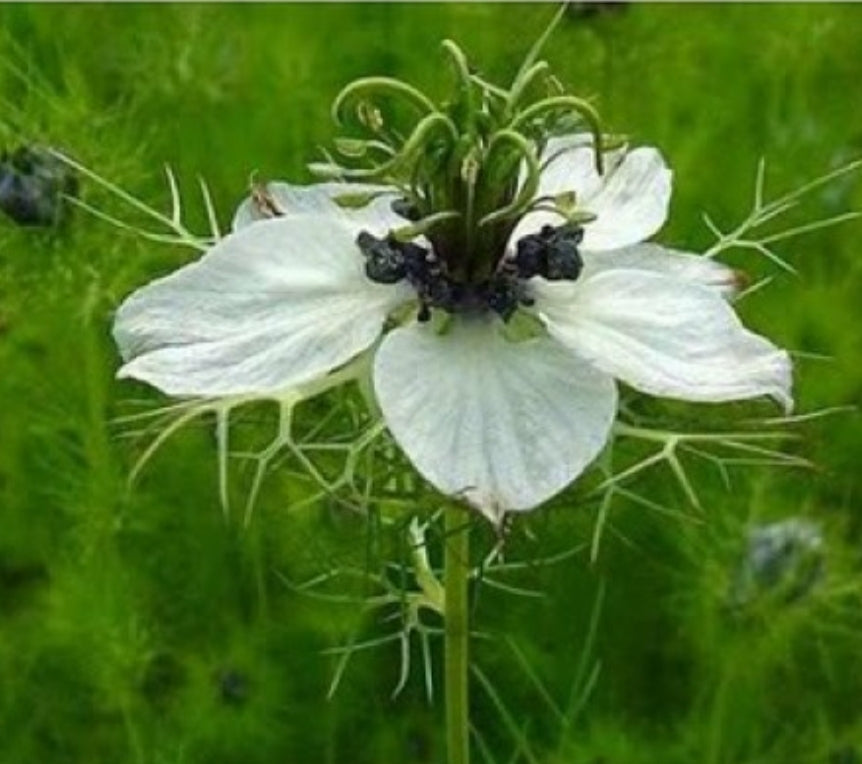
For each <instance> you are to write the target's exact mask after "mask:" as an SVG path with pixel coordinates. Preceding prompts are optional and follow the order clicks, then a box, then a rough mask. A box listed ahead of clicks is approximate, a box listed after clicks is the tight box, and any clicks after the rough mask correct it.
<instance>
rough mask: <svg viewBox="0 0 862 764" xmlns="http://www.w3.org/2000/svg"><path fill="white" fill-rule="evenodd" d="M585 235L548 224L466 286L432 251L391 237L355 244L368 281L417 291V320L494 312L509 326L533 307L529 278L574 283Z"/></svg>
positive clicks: (364, 238)
mask: <svg viewBox="0 0 862 764" xmlns="http://www.w3.org/2000/svg"><path fill="white" fill-rule="evenodd" d="M583 236H584V231H583V228H581V226H579V225H577V224H574V223H565V224H564V225H561V226H557V227H554V226H550V225H546V226H544V227H543V228H542V229H541V231H539V233H535V234H530V235H528V236H524V237H522V238H521V239H519V240H518V242H517V244H516V246H515V251H514V253H512V254H510V255H508V254H507V255H504V256H503V257H502V258H500V259H499V261H498V262H497V265H496V268H495V269H494V272H493V273H492V274H491V276H490V277H488V278H485V279H480V280H468V281H459V280H456V279H455V278H453V277H452V276H451V275H450V272H449V271H450V269H449V268H448V267H447V262H446V261H445V260H443V259H441V258H439V257H438V256H437V255H436V254H435V253H434V251H433V250H431V249H430V248H427V247H423V246H420V245H419V244H416V243H414V242H411V241H406V242H405V241H399V240H398V238H396V237H395V236H394V235H393V234H392V233H390V234H389V235H388V236H386V237H384V238H377V237H376V236H373V235H372V234H370V233H369V232H368V231H362V232H361V233H360V234H359V236H358V237H357V239H356V243H357V245H358V246H359V249H360V251H361V252H362V254H363V256H364V257H365V273H366V275H367V276H368V278H370V279H371V280H372V281H376V282H377V283H379V284H395V283H398V282H400V281H403V280H407V282H408V283H409V284H410V285H411V286H412V287H413V288H414V289H415V290H416V295H417V297H418V298H419V306H420V307H419V314H418V316H417V317H418V319H419V320H420V321H427V320H428V319H429V318H430V317H431V309H432V308H439V309H441V310H444V311H446V312H447V313H485V312H488V311H493V312H494V313H496V314H497V315H498V316H500V318H502V319H503V320H504V321H508V320H509V319H510V318H511V317H512V316H513V315H514V313H515V311H516V310H517V309H518V308H519V307H520V306H522V305H523V306H529V305H532V304H533V299H532V298H531V296H530V292H529V285H528V280H529V279H531V278H533V277H534V276H541V277H543V278H545V279H548V280H549V281H560V280H567V281H574V280H575V279H577V278H578V276H579V275H580V273H581V269H582V267H583V261H582V260H581V256H580V253H579V252H578V245H579V244H580V242H581V240H582V239H583Z"/></svg>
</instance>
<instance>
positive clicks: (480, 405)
mask: <svg viewBox="0 0 862 764" xmlns="http://www.w3.org/2000/svg"><path fill="white" fill-rule="evenodd" d="M374 386H375V389H376V392H377V397H378V400H379V402H380V407H381V409H382V410H383V415H384V417H385V419H386V423H387V425H388V426H389V429H390V430H391V432H392V434H393V435H394V436H395V439H396V440H397V441H398V442H399V443H400V444H401V446H402V448H403V449H404V451H405V452H406V453H407V456H408V457H409V458H410V460H411V461H412V462H413V464H414V465H415V466H416V468H417V469H418V470H419V472H421V473H422V475H424V476H425V477H426V478H427V479H428V480H429V481H430V482H431V483H433V484H434V485H435V486H436V487H437V488H438V489H440V490H441V491H442V492H444V493H447V494H450V495H455V496H459V497H462V498H465V499H467V500H468V501H470V502H471V503H472V504H474V505H475V506H477V507H478V508H479V509H481V510H482V512H483V513H485V514H486V515H487V516H488V517H489V518H490V519H492V520H493V521H498V520H499V519H500V517H501V514H502V512H505V511H509V510H527V509H531V508H532V507H535V506H537V505H538V504H540V503H541V502H543V501H545V499H548V498H549V497H551V496H552V495H554V494H555V493H557V492H558V491H560V490H561V489H562V488H564V487H565V486H567V485H568V484H569V483H570V482H571V481H572V480H574V478H575V477H577V476H578V475H579V474H580V473H581V472H582V471H583V470H584V469H585V468H586V466H587V465H588V464H589V463H590V462H591V461H592V460H593V459H594V458H595V457H596V455H597V454H598V453H599V451H601V449H602V447H603V446H604V444H605V442H606V440H607V437H608V432H609V430H610V427H611V424H612V423H613V419H614V415H615V412H616V388H615V385H614V382H613V380H612V379H611V378H610V377H609V376H607V375H605V374H603V373H601V372H599V371H596V370H595V369H593V368H591V367H590V365H589V364H587V363H584V362H583V361H580V360H579V359H577V358H576V357H575V356H574V355H573V354H572V353H570V352H569V351H567V350H566V349H565V348H563V347H562V346H560V345H559V344H557V343H555V342H554V341H553V340H551V339H550V338H548V337H544V338H539V339H533V340H528V341H525V342H520V343H512V342H508V341H507V340H505V339H504V338H503V337H502V336H501V335H500V333H499V331H498V330H497V328H496V327H495V325H494V324H493V323H486V322H485V321H484V320H481V319H476V320H473V321H470V322H466V321H458V322H457V323H456V324H455V325H454V328H453V329H452V331H451V332H449V333H447V334H445V335H442V336H441V335H438V334H436V333H435V332H434V331H433V330H432V329H431V327H429V326H427V325H422V324H414V325H413V326H410V327H407V328H403V329H397V330H395V331H393V332H392V333H390V334H389V335H387V336H386V338H385V339H384V341H383V344H382V345H381V347H380V349H379V350H378V352H377V356H376V359H375V365H374Z"/></svg>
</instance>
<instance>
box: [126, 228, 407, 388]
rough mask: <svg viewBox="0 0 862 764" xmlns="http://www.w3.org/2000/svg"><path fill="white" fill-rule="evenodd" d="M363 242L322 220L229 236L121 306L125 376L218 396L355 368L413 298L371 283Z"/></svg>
mask: <svg viewBox="0 0 862 764" xmlns="http://www.w3.org/2000/svg"><path fill="white" fill-rule="evenodd" d="M354 238H355V237H354V233H353V232H352V231H351V230H350V229H349V228H348V227H346V226H345V225H344V224H343V223H342V222H341V221H339V220H337V219H332V218H330V217H324V216H320V215H298V216H291V217H282V218H276V219H273V220H268V221H262V222H260V223H258V224H256V225H253V226H249V227H247V228H244V229H242V230H241V231H239V232H237V233H234V234H231V235H230V236H227V237H226V238H224V239H223V240H222V241H220V242H219V243H218V244H217V245H216V246H215V247H213V248H212V249H211V250H210V251H209V252H207V253H206V254H205V255H204V256H203V258H201V259H200V260H199V261H197V262H195V263H193V264H191V265H188V266H186V267H184V268H182V269H180V270H179V271H177V272H175V273H173V274H171V275H170V276H167V277H165V278H163V279H160V280H158V281H155V282H153V283H151V284H149V285H148V286H145V287H143V288H142V289H139V290H138V291H137V292H135V293H134V294H132V295H131V297H129V298H128V299H127V300H126V301H125V302H124V303H123V304H122V305H121V306H120V308H119V310H118V312H117V316H116V321H115V324H114V337H115V339H116V341H117V344H118V345H119V347H120V351H121V353H122V355H123V358H124V360H125V361H126V364H125V365H124V366H123V367H122V369H120V372H119V375H120V376H121V377H133V378H135V379H140V380H143V381H145V382H149V383H150V384H152V385H154V386H156V387H158V388H160V389H161V390H163V391H164V392H166V393H169V394H172V395H200V396H218V395H233V394H245V393H262V392H274V391H278V390H283V389H284V388H286V387H289V386H291V385H295V384H300V383H303V382H306V381H308V380H311V379H314V378H316V377H318V376H319V375H321V374H324V373H326V372H328V371H330V370H331V369H333V368H335V367H337V366H339V365H341V364H343V363H345V362H346V361H348V360H349V359H351V358H352V357H353V356H355V355H356V354H357V353H359V352H361V351H362V350H364V349H365V348H367V347H368V346H369V345H371V344H372V343H373V342H374V340H375V339H376V338H377V337H378V335H379V333H380V331H381V328H382V325H383V321H384V320H385V317H386V315H387V313H388V312H389V311H390V310H391V309H392V308H393V307H394V306H395V305H397V304H399V303H400V302H401V301H403V300H404V299H407V298H409V297H410V294H409V291H408V290H406V288H404V287H402V286H383V285H380V284H375V283H373V282H371V281H369V280H368V278H367V277H366V276H365V274H364V272H363V260H362V255H361V253H360V251H359V249H358V248H357V247H356V244H355V241H354Z"/></svg>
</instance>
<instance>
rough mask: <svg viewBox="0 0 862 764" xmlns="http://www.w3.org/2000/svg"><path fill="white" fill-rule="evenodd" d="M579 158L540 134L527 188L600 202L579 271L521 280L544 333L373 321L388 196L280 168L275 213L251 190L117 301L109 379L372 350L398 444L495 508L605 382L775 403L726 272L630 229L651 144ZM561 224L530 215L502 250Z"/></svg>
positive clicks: (301, 370)
mask: <svg viewBox="0 0 862 764" xmlns="http://www.w3.org/2000/svg"><path fill="white" fill-rule="evenodd" d="M593 158H594V154H593V150H592V148H591V146H589V145H584V143H583V140H582V138H581V137H580V136H571V137H569V138H562V139H552V140H551V141H550V142H549V145H548V147H547V149H546V151H545V154H544V157H543V159H544V160H545V165H546V166H545V168H544V170H543V174H542V181H541V184H540V188H539V192H538V195H539V196H548V195H550V196H555V197H558V196H559V195H560V194H564V193H569V192H574V194H575V197H574V198H575V199H576V200H577V205H578V208H579V209H582V210H585V211H587V212H589V213H592V215H594V216H595V217H594V219H593V220H591V222H587V223H585V224H584V227H583V228H584V230H583V240H582V242H581V244H580V248H579V250H580V256H581V259H582V260H583V271H582V272H581V274H580V276H579V277H578V278H577V279H576V280H574V281H553V282H552V281H548V280H545V279H543V278H541V277H539V276H537V277H534V278H532V279H530V281H529V283H528V284H527V286H526V288H527V289H528V290H529V296H530V297H532V298H533V299H534V300H535V303H534V305H533V307H532V308H531V310H532V311H534V313H535V315H537V316H538V317H539V319H540V320H541V321H542V322H543V324H544V326H545V327H546V329H547V333H546V335H544V336H539V337H533V338H531V339H527V340H524V341H520V342H512V341H510V340H508V339H507V338H506V337H504V335H503V333H502V332H501V328H502V326H503V323H502V321H501V320H500V318H499V317H498V316H497V315H496V314H494V313H491V312H487V313H485V314H481V313H480V314H472V313H465V314H460V313H458V314H456V315H455V316H454V317H453V321H452V323H451V326H450V329H449V331H447V332H445V333H442V334H441V333H439V332H438V331H436V330H435V329H434V328H433V327H432V325H431V324H430V323H422V322H419V321H412V320H411V321H410V322H408V323H407V324H405V325H402V326H400V327H398V328H395V329H393V330H392V331H389V332H388V333H386V334H383V336H382V337H381V334H382V332H383V328H384V323H385V321H386V318H387V316H388V315H389V314H390V313H391V312H392V311H393V309H395V308H397V307H398V306H399V305H402V304H403V303H404V302H405V301H408V300H411V299H415V297H416V295H415V292H414V291H413V288H412V287H411V286H410V285H409V284H408V283H407V281H405V280H402V281H399V282H398V283H395V284H382V283H377V282H375V281H372V280H370V279H369V278H368V277H367V276H366V272H365V268H364V265H365V263H364V260H363V254H362V252H361V250H360V248H359V246H358V245H357V241H356V240H357V236H358V234H359V233H360V232H362V231H366V232H369V233H371V234H372V235H374V236H376V237H383V236H385V235H386V233H387V232H388V231H389V230H390V229H392V228H397V227H400V226H403V225H404V224H405V223H406V221H405V220H404V219H403V218H401V217H399V216H398V215H396V214H395V213H394V212H392V210H391V207H390V204H391V201H392V199H393V197H392V196H385V195H383V196H379V197H376V198H375V199H374V200H373V201H372V202H371V203H370V204H368V205H367V206H366V207H363V208H361V209H343V208H342V207H340V206H339V205H338V204H336V203H335V202H334V201H333V198H332V197H333V196H334V195H336V194H340V193H343V192H344V190H345V186H344V185H340V184H320V185H315V186H310V187H295V186H289V185H287V184H280V183H277V184H271V185H270V186H269V187H268V190H269V192H270V194H271V195H272V197H273V199H274V200H275V202H276V203H277V205H278V206H279V207H280V208H281V209H282V210H283V211H284V212H285V214H284V215H283V216H281V217H275V218H271V219H264V220H260V219H258V218H260V217H261V216H260V214H258V212H257V210H256V207H255V204H254V203H253V202H252V201H251V200H248V201H246V202H245V203H244V204H243V205H242V206H241V207H240V209H239V211H238V212H237V215H236V219H235V221H234V232H233V233H232V234H230V235H229V236H227V237H225V238H224V239H223V240H221V241H220V242H219V243H218V244H216V245H215V246H214V247H213V248H212V249H211V250H210V251H209V252H207V253H206V254H205V255H204V256H203V257H202V258H201V259H200V260H199V261H198V262H195V263H193V264H192V265H189V266H186V267H184V268H182V269H180V270H179V271H177V272H176V273H174V274H172V275H170V276H167V277H166V278H163V279H160V280H158V281H155V282H154V283H152V284H149V285H148V286H146V287H144V288H142V289H140V290H138V291H137V292H135V293H134V294H133V295H132V296H131V297H130V298H129V299H127V300H126V302H124V303H123V305H122V306H121V307H120V309H119V312H118V314H117V317H116V325H115V329H114V334H115V337H116V340H117V343H118V345H119V347H120V349H121V352H122V354H123V358H124V360H125V365H124V366H123V367H122V369H121V370H120V376H121V377H133V378H136V379H140V380H144V381H146V382H148V383H150V384H152V385H154V386H156V387H158V388H160V389H161V390H163V391H165V392H166V393H169V394H171V395H179V396H206V397H217V396H229V395H236V394H242V395H269V394H273V395H276V394H278V393H279V392H280V391H284V390H286V389H288V388H291V387H293V386H296V385H299V384H302V383H304V382H308V381H310V380H313V379H315V378H318V377H320V376H321V375H324V374H326V373H327V372H329V371H331V370H333V369H335V368H336V367H338V366H340V365H342V364H344V363H346V362H347V361H349V360H351V359H352V358H354V357H355V356H357V355H358V354H360V353H363V352H366V351H370V352H374V353H375V357H374V361H373V367H372V368H373V371H372V373H373V383H374V390H375V392H376V395H377V398H378V401H379V404H380V407H381V409H382V412H383V415H384V418H385V420H386V424H387V426H388V427H389V429H390V431H391V432H392V434H393V436H394V437H395V439H396V440H397V441H398V442H399V444H400V445H401V446H402V447H403V449H404V451H405V452H406V454H407V456H408V457H409V458H410V460H411V461H412V463H413V464H414V465H415V466H416V468H417V469H418V470H419V472H420V473H422V475H424V476H425V478H427V479H428V480H429V481H430V482H431V483H433V484H434V485H435V486H436V487H437V488H438V489H439V490H441V491H442V492H444V493H447V494H450V495H457V496H461V497H464V498H466V499H468V500H469V501H470V502H471V503H473V504H474V505H475V506H476V507H478V508H479V509H480V510H482V511H483V512H484V513H485V514H486V515H488V516H489V517H490V518H491V519H493V520H498V519H499V517H500V514H501V513H502V512H505V511H519V510H527V509H530V508H533V507H535V506H537V505H538V504H540V503H541V502H543V501H544V500H546V499H547V498H549V497H550V496H552V495H553V494H555V493H557V492H558V491H560V490H561V489H562V488H564V487H565V486H566V485H568V484H569V483H570V482H571V481H572V480H573V479H574V478H575V477H577V476H578V475H579V474H580V473H581V472H582V471H583V470H584V469H585V468H586V467H587V466H588V465H589V464H590V463H591V462H592V461H593V460H594V459H595V457H596V456H597V455H598V453H599V452H600V451H601V450H602V448H603V446H604V445H605V443H606V442H607V440H608V436H609V433H610V430H611V427H612V424H613V421H614V418H615V414H616V408H617V391H616V383H615V378H617V379H620V380H622V381H624V382H626V383H627V384H629V385H631V386H632V387H634V388H636V389H638V390H641V391H643V392H646V393H651V394H654V395H661V396H667V397H672V398H680V399H686V400H692V401H727V400H737V399H744V398H751V397H756V396H760V395H769V396H772V397H773V398H775V399H777V400H778V401H780V402H781V403H782V404H783V405H784V406H785V407H786V408H789V407H790V406H791V405H792V399H791V395H790V386H791V367H790V362H789V359H788V356H787V354H786V353H785V352H784V351H781V350H779V349H777V348H776V347H775V346H773V345H772V344H771V343H770V342H768V341H767V340H765V339H764V338H762V337H760V336H758V335H756V334H753V333H751V332H749V331H747V330H746V329H745V328H744V327H743V326H742V324H741V323H740V321H739V319H738V318H737V316H736V315H735V313H734V311H733V309H732V307H731V306H730V305H729V303H728V302H727V300H726V297H727V295H728V294H729V293H730V292H732V289H733V280H734V277H733V273H732V272H731V271H730V270H729V269H728V268H726V267H724V266H723V265H720V264H718V263H716V262H715V261H713V260H710V259H707V258H704V257H699V256H695V255H691V254H685V253H681V252H675V251H672V250H669V249H665V248H663V247H661V246H658V245H655V244H645V243H641V242H644V241H645V240H646V239H647V238H649V237H650V236H652V235H653V234H654V233H655V232H656V231H657V230H658V229H659V228H660V226H661V225H662V224H663V222H664V220H665V218H666V215H667V207H668V202H669V198H670V191H671V173H670V171H669V170H668V168H667V167H666V165H665V163H664V161H663V159H662V157H661V155H660V154H659V153H658V152H657V151H656V150H654V149H650V148H639V149H635V150H633V151H631V152H625V151H622V150H620V151H617V152H615V153H614V154H612V155H610V156H608V168H607V171H606V172H605V173H604V175H602V176H599V175H598V174H597V173H596V171H595V169H594V167H593ZM347 188H349V189H350V190H354V189H355V188H356V187H355V186H353V185H351V186H349V187H347ZM569 196H571V194H570V193H569ZM561 222H562V221H561V220H560V218H559V215H558V214H557V213H555V212H553V211H548V212H545V211H534V212H530V213H528V214H527V215H526V216H525V217H524V218H523V219H522V220H521V221H520V223H519V224H518V226H517V228H516V230H515V231H514V233H513V235H512V237H511V240H510V244H509V251H510V252H511V251H513V250H514V248H515V246H516V243H517V242H518V241H519V240H520V239H521V238H522V237H524V236H526V235H529V234H534V233H536V232H537V231H539V230H540V229H541V227H542V226H543V225H560V223H561Z"/></svg>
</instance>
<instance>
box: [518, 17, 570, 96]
mask: <svg viewBox="0 0 862 764" xmlns="http://www.w3.org/2000/svg"><path fill="white" fill-rule="evenodd" d="M567 5H568V3H565V2H564V3H563V4H562V5H561V6H560V7H559V8H558V9H557V12H556V13H555V14H554V15H553V17H552V18H551V21H550V23H549V24H548V26H546V27H545V29H544V31H543V32H542V34H541V35H539V38H538V39H537V40H536V42H534V43H533V47H532V48H530V52H529V53H527V56H526V58H524V60H523V61H522V62H521V68H520V69H518V73H517V74H516V75H515V79H514V80H512V87H511V88H510V91H515V90H519V89H520V82H521V80H522V79H523V78H524V77H525V76H526V75H527V72H528V71H529V70H531V69H532V68H533V64H535V63H536V59H537V58H538V57H539V54H540V53H541V52H542V48H544V47H545V43H546V42H547V41H548V39H549V38H550V37H551V35H552V34H553V33H554V30H555V29H556V28H557V25H558V24H559V23H560V21H561V20H562V18H563V14H564V13H565V12H566V6H567Z"/></svg>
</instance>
